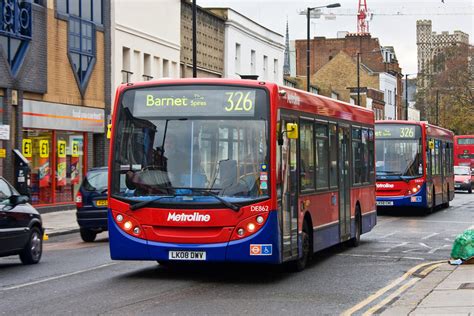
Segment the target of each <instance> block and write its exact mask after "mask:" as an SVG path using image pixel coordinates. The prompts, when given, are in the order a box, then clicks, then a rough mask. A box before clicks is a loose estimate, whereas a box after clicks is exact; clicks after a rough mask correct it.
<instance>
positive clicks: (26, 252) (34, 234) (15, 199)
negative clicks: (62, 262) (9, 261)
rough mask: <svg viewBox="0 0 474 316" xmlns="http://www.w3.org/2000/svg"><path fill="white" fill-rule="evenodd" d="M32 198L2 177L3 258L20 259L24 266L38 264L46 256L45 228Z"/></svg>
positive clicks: (0, 248)
mask: <svg viewBox="0 0 474 316" xmlns="http://www.w3.org/2000/svg"><path fill="white" fill-rule="evenodd" d="M28 202H29V198H28V197H27V196H24V195H20V194H19V193H18V192H17V191H16V190H15V188H13V187H12V186H11V185H10V184H9V183H8V182H7V181H6V180H5V179H4V178H2V177H0V257H5V256H11V255H20V259H21V262H23V263H24V264H34V263H38V262H39V261H40V259H41V254H42V252H43V233H44V231H43V224H42V221H41V216H40V214H39V213H38V211H37V210H36V209H35V208H34V207H33V206H31V205H30V204H29V203H28Z"/></svg>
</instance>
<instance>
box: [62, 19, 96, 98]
mask: <svg viewBox="0 0 474 316" xmlns="http://www.w3.org/2000/svg"><path fill="white" fill-rule="evenodd" d="M94 44H95V26H94V24H93V23H91V22H88V21H84V20H81V19H78V18H73V17H71V18H70V19H69V43H68V51H69V56H70V61H71V64H72V66H73V69H74V73H75V76H76V79H77V81H78V83H79V85H80V87H81V91H82V92H84V91H85V88H86V86H87V82H88V80H89V77H90V75H91V72H92V64H93V62H94V61H95V47H94Z"/></svg>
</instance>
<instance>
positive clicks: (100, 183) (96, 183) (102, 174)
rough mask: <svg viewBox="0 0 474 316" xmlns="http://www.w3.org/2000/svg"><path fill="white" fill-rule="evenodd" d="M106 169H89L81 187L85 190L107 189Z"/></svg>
mask: <svg viewBox="0 0 474 316" xmlns="http://www.w3.org/2000/svg"><path fill="white" fill-rule="evenodd" d="M107 179H108V172H107V170H91V171H89V172H88V173H87V176H86V178H85V179H84V182H83V183H82V187H83V188H84V189H85V190H86V191H104V190H106V189H107Z"/></svg>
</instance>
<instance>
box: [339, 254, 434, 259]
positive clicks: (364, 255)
mask: <svg viewBox="0 0 474 316" xmlns="http://www.w3.org/2000/svg"><path fill="white" fill-rule="evenodd" d="M337 255H338V256H347V257H363V258H367V257H368V258H382V259H396V260H399V259H406V260H421V261H423V260H426V259H425V258H420V257H397V256H382V255H368V254H351V253H339V254H337Z"/></svg>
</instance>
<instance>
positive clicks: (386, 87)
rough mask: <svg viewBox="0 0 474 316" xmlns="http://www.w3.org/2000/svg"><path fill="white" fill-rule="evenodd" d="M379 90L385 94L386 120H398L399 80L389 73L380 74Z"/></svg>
mask: <svg viewBox="0 0 474 316" xmlns="http://www.w3.org/2000/svg"><path fill="white" fill-rule="evenodd" d="M379 89H380V90H381V91H382V92H383V93H384V101H385V108H384V114H385V115H384V119H385V120H396V119H398V118H397V111H396V104H395V102H396V96H397V78H396V77H395V76H393V75H391V74H389V73H386V72H382V73H379Z"/></svg>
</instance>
